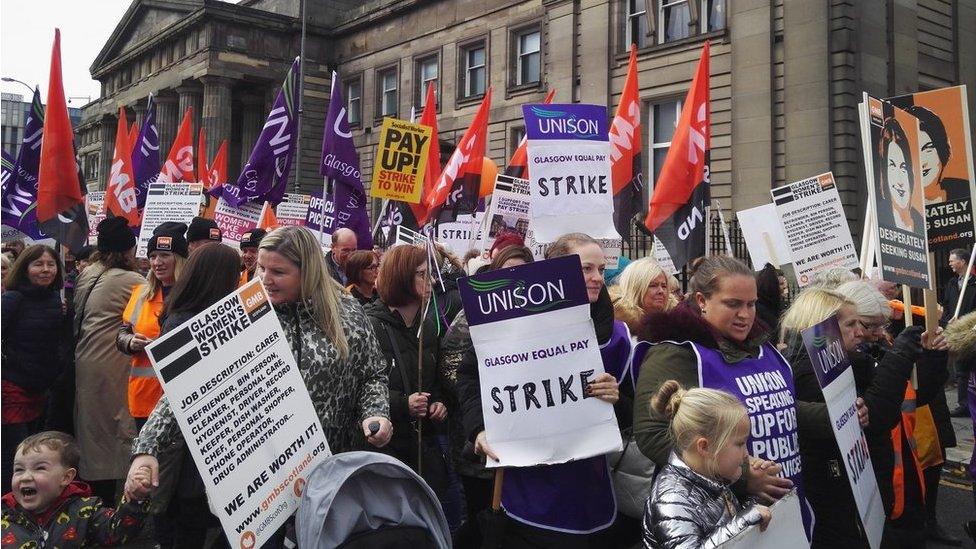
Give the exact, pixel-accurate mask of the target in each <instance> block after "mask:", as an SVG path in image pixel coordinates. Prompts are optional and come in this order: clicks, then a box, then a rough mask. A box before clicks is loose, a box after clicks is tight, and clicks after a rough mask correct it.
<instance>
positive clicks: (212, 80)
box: [200, 76, 234, 155]
mask: <svg viewBox="0 0 976 549" xmlns="http://www.w3.org/2000/svg"><path fill="white" fill-rule="evenodd" d="M200 81H201V82H203V118H202V121H203V129H204V131H206V132H207V151H208V152H210V154H211V155H212V154H213V153H215V152H216V151H217V147H219V146H220V142H221V141H223V140H224V139H230V131H231V116H232V112H233V111H232V106H231V86H233V84H234V81H233V80H231V79H230V78H224V77H222V76H204V77H202V78H200Z"/></svg>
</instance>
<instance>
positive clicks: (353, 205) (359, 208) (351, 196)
mask: <svg viewBox="0 0 976 549" xmlns="http://www.w3.org/2000/svg"><path fill="white" fill-rule="evenodd" d="M336 205H339V207H338V208H336ZM323 208H324V210H325V211H324V212H323ZM305 226H306V227H308V229H309V230H311V231H312V232H314V233H316V234H318V233H319V231H320V230H321V231H322V233H323V234H326V235H331V234H332V233H334V232H335V230H336V229H342V228H347V229H352V230H353V231H354V232H355V233H356V243H357V248H359V249H360V250H372V249H373V235H372V234H370V228H371V227H370V225H369V216H368V215H367V214H366V196H365V195H363V194H357V193H355V192H351V191H350V189H349V186H348V185H336V186H335V197H334V201H333V200H332V199H329V200H325V201H323V200H322V194H321V193H319V194H317V195H316V194H313V195H312V200H311V202H310V203H309V206H308V213H307V214H306V216H305Z"/></svg>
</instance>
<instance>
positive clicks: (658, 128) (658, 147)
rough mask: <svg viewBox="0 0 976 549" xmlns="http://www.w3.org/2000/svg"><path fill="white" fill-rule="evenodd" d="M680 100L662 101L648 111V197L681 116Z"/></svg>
mask: <svg viewBox="0 0 976 549" xmlns="http://www.w3.org/2000/svg"><path fill="white" fill-rule="evenodd" d="M683 102H684V101H683V100H682V99H674V100H671V101H662V102H660V103H652V104H650V105H649V109H648V117H649V118H650V120H648V124H647V127H648V128H649V130H650V132H649V133H650V135H648V136H647V137H648V139H647V141H648V146H649V147H650V151H649V152H650V154H648V155H647V159H648V160H647V162H648V165H647V173H649V174H651V176H652V177H651V180H650V181H651V184H650V185H648V191H647V192H648V196H650V193H652V192H653V190H654V184H655V183H656V182H657V176H658V174H660V173H661V166H663V165H664V159H665V158H666V157H667V156H668V149H670V148H671V137H672V136H673V135H674V127H675V126H676V125H677V124H678V118H679V117H680V116H681V105H682V103H683Z"/></svg>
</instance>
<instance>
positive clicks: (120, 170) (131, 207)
mask: <svg viewBox="0 0 976 549" xmlns="http://www.w3.org/2000/svg"><path fill="white" fill-rule="evenodd" d="M126 126H128V122H127V121H126V119H125V107H119V122H118V127H117V128H116V130H115V154H114V155H113V157H112V168H111V170H110V171H109V174H108V182H106V183H105V211H106V212H110V213H111V214H112V215H114V216H117V217H124V218H125V219H126V221H128V223H129V226H130V227H138V226H139V225H140V223H141V218H140V215H139V201H138V199H137V198H136V184H135V180H136V178H135V176H134V175H133V173H132V154H131V151H132V148H131V147H130V145H129V132H128V130H127V129H126Z"/></svg>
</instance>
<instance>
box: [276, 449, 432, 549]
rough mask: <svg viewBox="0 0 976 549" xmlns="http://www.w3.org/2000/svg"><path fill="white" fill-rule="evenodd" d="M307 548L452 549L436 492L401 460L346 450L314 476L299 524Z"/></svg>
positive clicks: (300, 541) (300, 537) (307, 487)
mask: <svg viewBox="0 0 976 549" xmlns="http://www.w3.org/2000/svg"><path fill="white" fill-rule="evenodd" d="M295 530H296V535H297V537H298V547H300V548H302V549H333V548H342V549H367V548H369V549H427V548H430V549H450V547H451V531H450V528H449V527H448V524H447V519H446V518H444V511H443V510H441V506H440V503H439V502H438V501H437V496H435V495H434V491H433V490H431V489H430V487H429V486H427V483H426V482H424V481H423V479H421V478H420V477H419V476H418V475H417V474H416V473H414V472H413V471H412V470H410V468H409V467H407V466H406V465H404V464H403V462H401V461H399V460H398V459H396V458H393V457H390V456H388V455H385V454H378V453H375V452H346V453H342V454H337V455H334V456H331V457H329V458H327V459H326V460H325V461H324V462H322V464H321V465H319V466H318V467H316V468H315V469H314V470H313V471H312V472H311V474H309V476H308V480H307V482H306V484H305V490H304V493H303V494H302V501H301V504H300V506H299V508H298V514H297V516H296V523H295Z"/></svg>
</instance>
